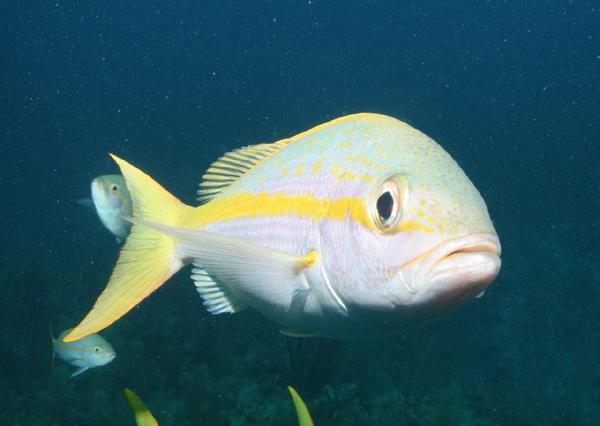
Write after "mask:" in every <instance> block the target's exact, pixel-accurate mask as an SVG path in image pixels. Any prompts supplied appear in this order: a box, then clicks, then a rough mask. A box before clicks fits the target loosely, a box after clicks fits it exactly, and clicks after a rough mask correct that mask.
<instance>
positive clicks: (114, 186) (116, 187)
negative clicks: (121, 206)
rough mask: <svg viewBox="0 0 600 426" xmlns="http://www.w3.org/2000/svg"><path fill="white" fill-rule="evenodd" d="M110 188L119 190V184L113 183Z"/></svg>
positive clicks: (114, 190) (115, 190)
mask: <svg viewBox="0 0 600 426" xmlns="http://www.w3.org/2000/svg"><path fill="white" fill-rule="evenodd" d="M110 189H112V191H113V192H117V191H118V190H119V185H117V184H116V183H113V186H112V187H111V188H110Z"/></svg>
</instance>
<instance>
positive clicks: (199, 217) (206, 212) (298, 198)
mask: <svg viewBox="0 0 600 426" xmlns="http://www.w3.org/2000/svg"><path fill="white" fill-rule="evenodd" d="M186 213H187V214H185V215H183V216H182V218H181V221H180V222H179V225H180V226H182V227H187V228H202V227H204V226H207V225H210V224H213V223H217V222H223V221H228V220H233V219H240V218H250V217H273V216H286V215H291V216H300V217H308V218H311V219H314V220H323V219H332V220H343V219H345V218H346V216H347V215H349V216H350V218H351V219H352V220H354V221H356V222H359V223H361V224H363V225H364V226H367V227H373V223H372V221H371V219H370V218H369V216H368V213H367V211H366V208H365V205H364V201H363V199H362V198H350V197H348V198H339V199H337V200H334V201H332V200H324V199H319V198H316V197H314V196H311V195H285V194H275V195H271V194H269V193H266V192H261V193H258V194H249V193H241V194H236V195H231V196H226V197H220V198H216V199H214V200H212V201H211V202H210V203H208V204H205V205H203V206H199V207H196V208H195V209H194V210H193V211H190V212H186Z"/></svg>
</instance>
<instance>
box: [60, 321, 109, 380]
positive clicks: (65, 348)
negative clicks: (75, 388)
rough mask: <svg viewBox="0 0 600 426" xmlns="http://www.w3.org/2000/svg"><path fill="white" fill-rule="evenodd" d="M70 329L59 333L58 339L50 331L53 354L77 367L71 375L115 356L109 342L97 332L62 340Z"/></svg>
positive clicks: (104, 362) (106, 361) (105, 362)
mask: <svg viewBox="0 0 600 426" xmlns="http://www.w3.org/2000/svg"><path fill="white" fill-rule="evenodd" d="M71 330H72V329H68V330H65V331H63V332H62V333H60V335H59V336H58V339H55V338H54V336H53V335H52V330H51V331H50V338H51V339H52V350H53V355H54V356H57V357H59V358H60V359H62V360H63V361H65V362H66V363H68V364H71V365H73V366H75V367H77V370H75V371H74V372H73V373H72V374H71V377H75V376H78V375H80V374H81V373H83V372H84V371H86V370H88V369H90V368H94V367H101V366H103V365H106V364H108V363H110V362H112V360H114V359H115V357H116V356H117V354H116V353H115V350H114V349H113V347H112V346H111V345H110V343H108V342H107V341H106V340H104V339H103V338H102V337H101V336H99V335H98V334H91V335H89V336H86V337H84V338H83V339H81V340H76V341H72V342H64V341H63V338H64V337H65V336H66V335H67V334H68V333H69V332H71Z"/></svg>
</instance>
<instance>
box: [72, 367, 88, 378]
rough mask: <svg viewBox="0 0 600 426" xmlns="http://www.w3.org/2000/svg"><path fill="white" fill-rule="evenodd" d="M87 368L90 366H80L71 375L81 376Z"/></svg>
mask: <svg viewBox="0 0 600 426" xmlns="http://www.w3.org/2000/svg"><path fill="white" fill-rule="evenodd" d="M87 369H88V367H87V366H85V365H84V366H82V367H79V368H78V369H77V370H75V371H73V373H71V377H75V376H79V375H80V374H81V373H83V372H84V371H86V370H87Z"/></svg>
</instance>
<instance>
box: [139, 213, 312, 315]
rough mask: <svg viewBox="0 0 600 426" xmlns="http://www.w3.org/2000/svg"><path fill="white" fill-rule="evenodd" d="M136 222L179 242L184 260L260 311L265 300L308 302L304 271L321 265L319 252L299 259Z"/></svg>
mask: <svg viewBox="0 0 600 426" xmlns="http://www.w3.org/2000/svg"><path fill="white" fill-rule="evenodd" d="M133 221H134V223H135V224H137V225H142V226H147V227H149V228H152V229H154V230H156V231H159V232H161V233H164V234H166V235H169V236H170V237H173V238H175V239H177V241H178V242H177V246H178V249H179V250H181V252H183V253H184V257H188V258H192V259H193V260H194V264H195V265H198V266H200V265H201V267H202V268H203V269H204V270H205V271H206V272H207V273H208V274H210V276H211V277H214V279H216V280H218V281H219V282H220V283H223V284H224V285H226V286H227V287H228V289H229V290H230V292H231V293H232V296H233V297H235V299H236V300H238V301H239V302H240V303H242V302H245V303H249V304H251V305H252V306H254V307H255V308H258V309H260V305H261V303H264V302H265V300H266V299H268V303H270V304H274V305H278V306H280V307H289V306H291V305H294V306H298V303H300V304H301V303H304V301H305V300H306V293H307V292H308V291H309V290H310V288H309V283H308V281H307V279H306V274H305V271H306V269H307V268H310V267H311V266H313V265H314V264H315V263H316V262H317V261H318V259H319V256H318V253H316V252H310V253H308V254H307V255H305V256H297V255H293V254H288V253H282V252H278V251H274V250H270V249H267V248H264V247H262V246H259V245H257V244H254V243H252V242H249V241H245V240H241V239H238V238H233V237H227V236H223V235H216V234H212V233H208V232H204V231H197V230H192V229H185V228H176V227H171V226H166V225H161V224H157V223H152V222H148V221H139V220H136V219H135V218H134V219H133ZM257 305H258V306H257Z"/></svg>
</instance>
